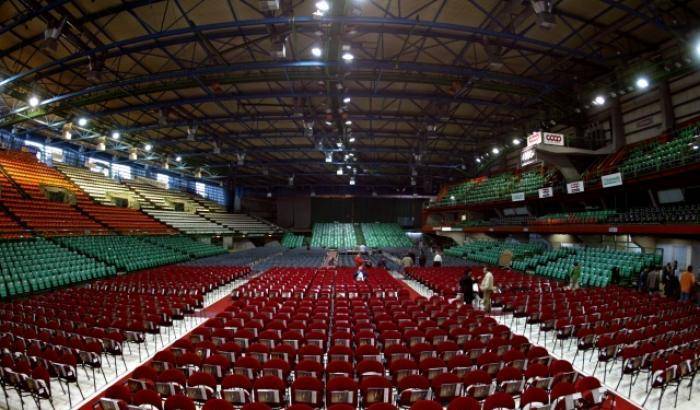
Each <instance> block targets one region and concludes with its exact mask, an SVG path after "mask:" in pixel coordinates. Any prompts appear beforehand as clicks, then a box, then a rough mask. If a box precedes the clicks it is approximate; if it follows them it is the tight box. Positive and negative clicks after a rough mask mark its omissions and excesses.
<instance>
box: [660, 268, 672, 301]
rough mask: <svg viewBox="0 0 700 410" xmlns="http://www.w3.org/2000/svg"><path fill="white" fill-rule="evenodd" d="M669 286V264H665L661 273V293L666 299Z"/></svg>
mask: <svg viewBox="0 0 700 410" xmlns="http://www.w3.org/2000/svg"><path fill="white" fill-rule="evenodd" d="M670 286H671V264H670V263H667V264H666V266H664V268H663V270H662V271H661V291H662V292H663V294H664V295H666V297H668V296H669V290H670V289H669V288H670Z"/></svg>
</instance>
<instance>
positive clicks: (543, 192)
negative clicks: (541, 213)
mask: <svg viewBox="0 0 700 410" xmlns="http://www.w3.org/2000/svg"><path fill="white" fill-rule="evenodd" d="M537 193H538V194H539V196H540V198H551V197H553V196H554V191H553V190H552V187H551V186H550V187H546V188H540V189H538V190H537Z"/></svg>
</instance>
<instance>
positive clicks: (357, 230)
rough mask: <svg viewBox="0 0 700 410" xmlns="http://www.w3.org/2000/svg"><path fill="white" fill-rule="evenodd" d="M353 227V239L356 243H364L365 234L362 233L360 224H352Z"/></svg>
mask: <svg viewBox="0 0 700 410" xmlns="http://www.w3.org/2000/svg"><path fill="white" fill-rule="evenodd" d="M353 228H355V240H356V241H357V244H358V245H364V244H365V243H366V242H365V235H364V234H363V233H362V226H361V225H360V224H353Z"/></svg>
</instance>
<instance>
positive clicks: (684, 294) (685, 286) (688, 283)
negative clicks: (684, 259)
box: [680, 266, 695, 302]
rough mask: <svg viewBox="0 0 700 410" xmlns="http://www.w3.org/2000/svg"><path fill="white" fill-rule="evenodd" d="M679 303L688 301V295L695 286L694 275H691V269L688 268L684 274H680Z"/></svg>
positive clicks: (690, 267)
mask: <svg viewBox="0 0 700 410" xmlns="http://www.w3.org/2000/svg"><path fill="white" fill-rule="evenodd" d="M680 282H681V302H688V301H690V294H691V293H692V292H693V287H694V286H695V274H694V273H693V267H692V266H688V269H686V271H685V272H683V273H681V279H680Z"/></svg>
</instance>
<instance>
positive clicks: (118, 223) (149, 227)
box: [80, 204, 177, 235]
mask: <svg viewBox="0 0 700 410" xmlns="http://www.w3.org/2000/svg"><path fill="white" fill-rule="evenodd" d="M80 208H81V209H82V210H83V211H85V212H87V213H88V214H90V215H91V216H92V217H93V218H95V219H96V220H98V221H100V222H101V223H103V224H104V225H106V226H108V227H110V228H112V229H113V230H114V231H116V232H117V233H121V234H127V235H128V234H132V235H133V234H174V233H177V230H176V229H173V228H170V227H168V226H167V225H164V224H162V223H160V222H158V221H157V220H155V219H153V218H152V217H150V216H148V215H146V214H144V213H143V212H141V211H139V210H138V209H132V208H119V207H115V206H104V205H93V204H81V205H80Z"/></svg>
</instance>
